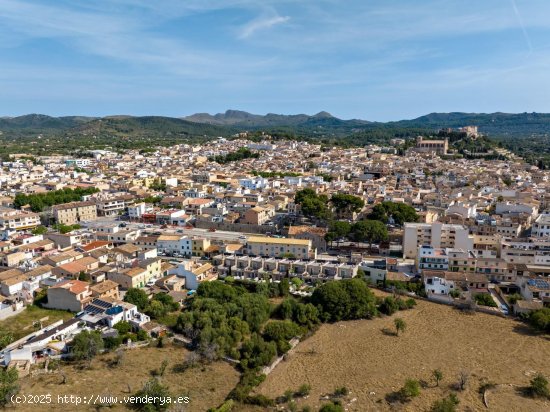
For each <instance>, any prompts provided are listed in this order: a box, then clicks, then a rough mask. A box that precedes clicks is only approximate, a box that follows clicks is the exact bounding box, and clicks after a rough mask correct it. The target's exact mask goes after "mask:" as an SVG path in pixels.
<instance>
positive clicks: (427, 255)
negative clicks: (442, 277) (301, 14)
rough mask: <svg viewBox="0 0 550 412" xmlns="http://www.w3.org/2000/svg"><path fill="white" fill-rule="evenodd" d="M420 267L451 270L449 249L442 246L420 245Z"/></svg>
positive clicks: (420, 268)
mask: <svg viewBox="0 0 550 412" xmlns="http://www.w3.org/2000/svg"><path fill="white" fill-rule="evenodd" d="M418 269H419V270H424V269H428V270H443V271H447V270H449V255H448V254H447V251H446V250H445V249H442V248H434V247H431V246H420V247H419V248H418Z"/></svg>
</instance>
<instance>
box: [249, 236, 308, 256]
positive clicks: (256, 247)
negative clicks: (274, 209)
mask: <svg viewBox="0 0 550 412" xmlns="http://www.w3.org/2000/svg"><path fill="white" fill-rule="evenodd" d="M246 251H247V252H248V254H250V255H257V256H270V257H283V256H285V255H289V256H290V255H292V256H294V257H296V258H298V259H310V258H311V257H312V256H313V257H315V256H316V254H317V252H316V250H314V249H312V247H311V240H309V239H278V238H271V237H264V236H252V237H249V238H248V240H247V242H246Z"/></svg>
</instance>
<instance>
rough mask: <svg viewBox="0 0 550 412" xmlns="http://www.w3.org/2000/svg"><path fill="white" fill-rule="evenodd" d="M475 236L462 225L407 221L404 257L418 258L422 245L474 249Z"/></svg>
mask: <svg viewBox="0 0 550 412" xmlns="http://www.w3.org/2000/svg"><path fill="white" fill-rule="evenodd" d="M473 240H474V238H473V236H471V235H470V234H469V233H468V229H466V228H465V227H464V226H462V225H449V224H443V223H440V222H434V223H405V228H404V230H403V257H405V258H407V259H416V257H417V253H418V248H419V247H420V246H431V247H433V248H443V249H445V248H456V249H463V250H472V249H473Z"/></svg>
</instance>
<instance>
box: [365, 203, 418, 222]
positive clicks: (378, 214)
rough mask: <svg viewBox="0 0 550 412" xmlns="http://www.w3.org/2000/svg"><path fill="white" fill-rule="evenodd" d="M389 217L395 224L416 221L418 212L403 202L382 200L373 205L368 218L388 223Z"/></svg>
mask: <svg viewBox="0 0 550 412" xmlns="http://www.w3.org/2000/svg"><path fill="white" fill-rule="evenodd" d="M390 217H391V218H392V219H393V221H394V222H395V223H396V224H397V225H403V224H404V223H407V222H416V221H418V214H417V213H416V210H414V208H413V207H412V206H409V205H407V204H405V203H395V202H382V203H378V204H377V205H375V206H374V207H373V209H372V212H371V213H370V214H369V216H368V218H369V219H373V220H379V221H380V222H382V223H389V221H390Z"/></svg>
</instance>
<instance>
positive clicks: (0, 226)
mask: <svg viewBox="0 0 550 412" xmlns="http://www.w3.org/2000/svg"><path fill="white" fill-rule="evenodd" d="M38 225H40V217H39V216H38V215H37V214H36V213H32V212H27V211H22V210H16V209H11V208H9V207H0V230H27V229H33V228H35V227H36V226H38Z"/></svg>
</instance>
